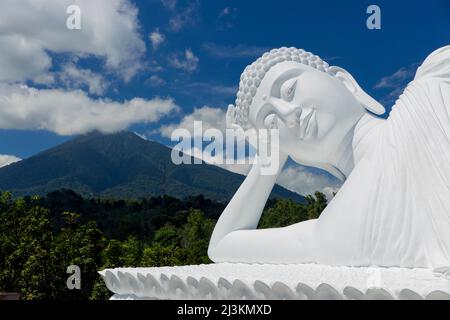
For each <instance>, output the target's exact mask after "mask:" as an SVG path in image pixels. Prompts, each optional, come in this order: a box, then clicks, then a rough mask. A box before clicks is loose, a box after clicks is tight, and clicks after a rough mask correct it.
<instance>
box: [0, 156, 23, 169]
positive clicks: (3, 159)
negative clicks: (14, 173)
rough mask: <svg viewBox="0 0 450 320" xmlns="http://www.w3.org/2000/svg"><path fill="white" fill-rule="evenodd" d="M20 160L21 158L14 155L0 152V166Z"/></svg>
mask: <svg viewBox="0 0 450 320" xmlns="http://www.w3.org/2000/svg"><path fill="white" fill-rule="evenodd" d="M20 160H22V159H20V158H18V157H16V156H11V155H8V154H0V168H1V167H5V166H7V165H10V164H11V163H14V162H18V161H20Z"/></svg>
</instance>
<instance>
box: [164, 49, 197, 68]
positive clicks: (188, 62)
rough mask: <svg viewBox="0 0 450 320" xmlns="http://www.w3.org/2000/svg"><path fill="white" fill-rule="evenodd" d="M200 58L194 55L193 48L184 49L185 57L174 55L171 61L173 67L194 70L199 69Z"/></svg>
mask: <svg viewBox="0 0 450 320" xmlns="http://www.w3.org/2000/svg"><path fill="white" fill-rule="evenodd" d="M198 62H199V59H198V57H196V56H195V55H194V53H193V52H192V50H191V49H186V50H185V51H184V59H180V58H179V57H177V56H172V58H171V59H170V60H169V63H170V65H171V66H172V67H174V68H177V69H182V70H184V71H186V72H189V73H191V72H194V71H195V70H197V67H198Z"/></svg>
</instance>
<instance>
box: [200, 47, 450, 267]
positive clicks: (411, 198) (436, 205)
mask: <svg viewBox="0 0 450 320" xmlns="http://www.w3.org/2000/svg"><path fill="white" fill-rule="evenodd" d="M383 113H385V109H384V107H383V106H382V105H381V104H380V103H378V102H377V101H376V100H375V99H373V98H372V97H370V96H369V95H368V94H367V93H365V92H364V91H363V90H362V89H361V88H360V86H359V85H358V83H357V82H356V81H355V79H354V78H353V77H352V76H351V75H350V73H349V72H347V71H346V70H344V69H342V68H339V67H333V66H329V65H328V64H327V63H326V62H324V61H322V60H321V59H320V58H319V57H318V56H316V55H313V54H311V53H309V52H305V51H304V50H301V49H296V48H285V47H283V48H280V49H274V50H272V51H270V52H267V53H265V54H264V55H263V56H262V57H260V58H259V59H258V60H256V61H255V62H254V63H253V64H251V65H250V66H248V67H247V68H246V69H245V70H244V72H243V74H242V76H241V81H240V85H239V91H238V94H237V99H236V103H235V106H232V105H231V106H229V109H228V113H227V123H228V125H230V126H233V127H241V128H243V129H244V130H246V129H250V128H253V129H256V130H259V129H267V128H276V129H278V132H279V154H278V156H279V159H280V161H279V162H280V165H279V168H278V173H279V172H280V171H281V169H282V167H283V165H284V164H285V162H286V160H287V159H288V157H290V158H291V159H292V160H293V161H295V162H297V163H299V164H302V165H307V166H312V167H317V168H321V169H324V170H326V171H328V172H329V173H331V174H333V175H334V176H336V177H338V178H340V179H342V180H344V181H345V182H344V184H343V185H342V187H341V189H340V190H339V191H338V193H337V194H336V195H335V197H334V198H333V199H332V200H331V202H330V203H329V204H328V206H327V207H326V209H325V210H324V211H323V212H322V214H321V215H320V217H319V218H318V219H312V220H308V221H304V222H300V223H297V224H294V225H290V226H287V227H283V228H272V229H257V225H258V222H259V219H260V217H261V213H262V211H263V209H264V206H265V203H266V200H267V198H268V196H269V194H270V192H271V190H272V188H273V186H274V184H275V182H276V180H277V176H278V173H277V174H272V175H267V174H262V173H261V166H262V164H261V163H262V161H260V159H258V155H257V158H256V161H255V162H254V163H253V166H252V169H251V170H250V172H249V174H248V175H247V177H246V179H245V181H244V182H243V183H242V185H241V186H240V188H239V189H238V190H237V192H236V194H235V195H234V196H233V198H232V199H231V201H230V203H229V204H228V206H227V207H226V209H225V210H224V212H223V213H222V215H221V217H220V219H219V220H218V222H217V225H216V227H215V229H214V232H213V235H212V237H211V241H210V245H209V249H208V254H209V257H210V258H211V259H212V260H213V261H214V262H241V263H269V264H298V263H318V264H326V265H331V266H384V267H390V266H397V267H407V268H414V267H423V268H439V267H445V266H450V46H446V47H443V48H441V49H438V50H436V51H435V52H433V53H432V54H431V55H429V56H428V57H427V58H426V60H425V61H424V62H423V63H422V65H421V66H420V67H419V68H418V70H417V72H416V75H415V78H414V80H413V81H412V82H411V83H409V85H408V86H407V88H406V89H405V91H404V93H403V94H402V95H401V96H400V97H399V99H398V100H397V101H396V103H395V105H394V106H393V108H392V111H391V112H390V114H389V117H387V119H384V118H381V117H378V115H382V114H383Z"/></svg>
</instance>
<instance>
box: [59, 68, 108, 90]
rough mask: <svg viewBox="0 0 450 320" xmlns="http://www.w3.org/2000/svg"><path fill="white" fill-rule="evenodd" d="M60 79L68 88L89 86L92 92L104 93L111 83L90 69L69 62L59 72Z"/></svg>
mask: <svg viewBox="0 0 450 320" xmlns="http://www.w3.org/2000/svg"><path fill="white" fill-rule="evenodd" d="M59 79H60V81H61V82H62V83H63V84H64V85H65V87H66V88H70V89H81V88H85V87H86V88H87V89H88V91H89V93H90V94H96V95H102V94H103V93H104V92H105V91H106V89H107V88H108V86H109V84H108V81H106V79H105V78H104V77H103V76H102V75H100V74H98V73H95V72H92V71H91V70H89V69H79V68H77V67H76V66H75V65H74V64H73V63H68V64H66V65H64V66H63V67H62V71H61V72H60V73H59Z"/></svg>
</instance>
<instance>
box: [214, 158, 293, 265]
mask: <svg viewBox="0 0 450 320" xmlns="http://www.w3.org/2000/svg"><path fill="white" fill-rule="evenodd" d="M286 159H287V156H286V155H281V156H280V162H279V163H280V165H279V168H278V170H277V173H276V174H273V175H263V174H261V161H256V162H255V164H254V165H253V166H252V169H251V170H250V173H249V174H248V175H247V178H246V179H245V180H244V182H243V183H242V185H241V186H240V187H239V189H238V191H237V192H236V194H235V195H234V196H233V198H232V199H231V201H230V203H229V204H228V206H227V207H226V208H225V210H224V211H223V213H222V215H221V216H220V219H219V220H218V221H217V224H216V227H215V228H214V232H213V234H212V237H211V241H210V243H209V248H208V255H209V257H210V258H211V259H212V260H213V261H218V260H222V259H221V258H220V257H221V255H222V253H223V252H222V251H223V250H226V251H228V249H232V250H234V249H235V248H224V246H223V244H225V243H223V244H221V242H223V239H224V238H225V237H227V236H228V235H230V234H231V233H233V232H234V231H237V230H254V229H256V227H257V226H258V222H259V219H260V217H261V214H262V211H263V209H264V205H265V203H266V201H267V199H268V197H269V195H270V192H271V191H272V188H273V186H274V185H275V182H276V179H277V177H278V174H279V173H280V171H281V169H282V168H283V166H284V163H285V162H286ZM259 231H260V230H258V232H259ZM229 238H230V237H227V241H226V243H228V245H226V247H229V246H234V245H235V246H240V245H242V244H240V243H239V242H233V241H231V242H230V241H229V240H230V239H229Z"/></svg>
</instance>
